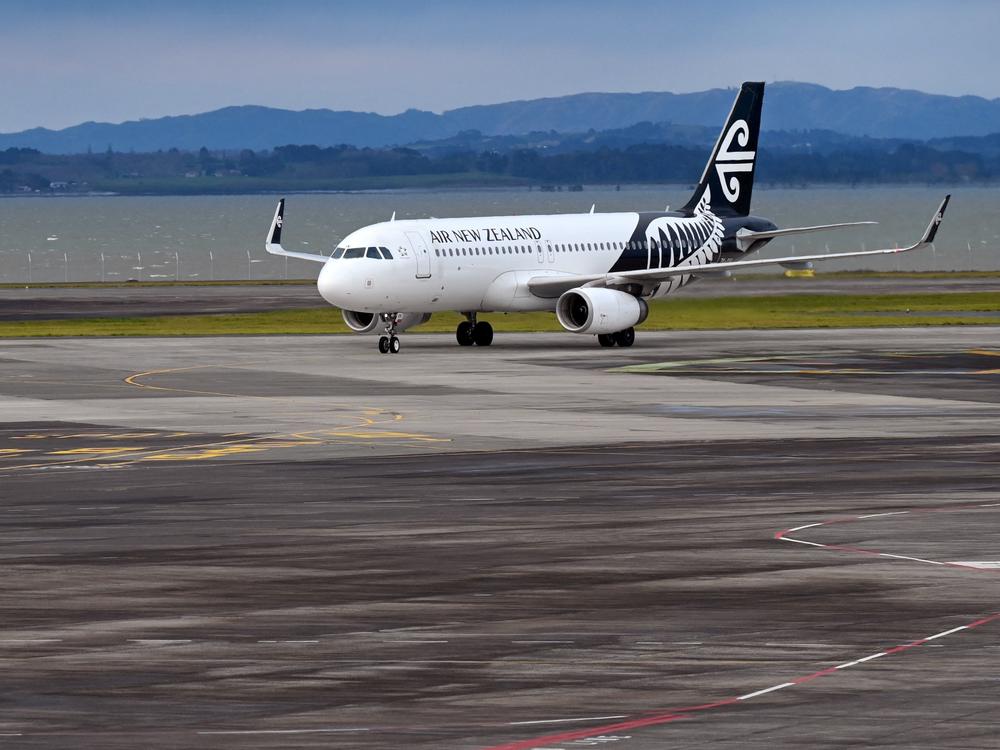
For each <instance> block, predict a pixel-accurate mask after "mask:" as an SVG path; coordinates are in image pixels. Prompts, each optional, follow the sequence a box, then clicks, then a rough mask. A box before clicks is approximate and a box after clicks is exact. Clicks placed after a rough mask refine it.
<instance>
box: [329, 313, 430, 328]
mask: <svg viewBox="0 0 1000 750" xmlns="http://www.w3.org/2000/svg"><path fill="white" fill-rule="evenodd" d="M340 312H341V315H343V316H344V322H345V323H346V324H347V327H348V328H350V329H351V330H352V331H354V332H355V333H382V332H383V331H384V330H385V324H384V323H383V322H382V316H381V315H378V314H376V313H367V312H354V311H353V310H341V311H340ZM430 319H431V314H430V313H400V314H399V315H397V316H396V333H399V332H400V331H405V330H406V329H407V328H413V326H419V325H422V324H424V323H426V322H427V321H428V320H430Z"/></svg>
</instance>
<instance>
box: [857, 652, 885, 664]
mask: <svg viewBox="0 0 1000 750" xmlns="http://www.w3.org/2000/svg"><path fill="white" fill-rule="evenodd" d="M880 656H885V651H879V652H878V653H877V654H872V655H871V656H866V657H864V658H863V659H858V660H857V661H856V662H855V664H864V663H865V662H866V661H871V660H872V659H878V658H879V657H880Z"/></svg>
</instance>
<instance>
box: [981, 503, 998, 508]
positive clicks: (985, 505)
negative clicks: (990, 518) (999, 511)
mask: <svg viewBox="0 0 1000 750" xmlns="http://www.w3.org/2000/svg"><path fill="white" fill-rule="evenodd" d="M979 507H980V508H1000V503H984V504H983V505H980V506H979Z"/></svg>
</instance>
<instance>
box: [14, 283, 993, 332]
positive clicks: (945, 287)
mask: <svg viewBox="0 0 1000 750" xmlns="http://www.w3.org/2000/svg"><path fill="white" fill-rule="evenodd" d="M998 290H1000V279H997V278H989V277H972V278H962V277H950V278H899V279H891V278H890V279H886V278H847V279H844V278H828V277H824V276H822V275H820V276H817V277H814V278H811V279H801V278H798V279H795V278H793V279H788V278H784V277H781V276H775V277H774V278H773V279H764V278H753V279H745V278H738V277H737V278H732V279H702V280H700V281H699V282H698V283H696V284H690V285H689V286H687V287H685V288H684V289H682V290H681V291H679V292H677V294H679V295H682V296H685V297H747V296H754V297H756V296H763V295H774V294H802V293H812V294H903V293H938V292H990V291H998ZM324 304H325V303H324V302H323V300H322V299H321V298H320V296H319V293H318V292H317V291H316V286H315V284H313V283H305V282H304V283H302V284H296V285H287V286H277V285H250V284H241V285H235V286H155V287H139V286H137V287H120V286H116V287H109V288H103V289H102V288H99V287H86V288H84V287H81V288H73V287H69V288H64V287H51V288H5V289H0V321H4V320H6V321H16V320H52V319H66V318H93V317H114V316H146V315H192V314H218V313H241V312H265V311H268V310H291V309H303V308H312V307H323V306H324Z"/></svg>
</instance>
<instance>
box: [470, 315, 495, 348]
mask: <svg viewBox="0 0 1000 750" xmlns="http://www.w3.org/2000/svg"><path fill="white" fill-rule="evenodd" d="M472 340H473V341H475V342H476V346H489V345H490V344H492V343H493V326H491V325H490V324H489V323H487V322H486V321H485V320H484V321H482V322H481V323H476V325H475V326H473V328H472Z"/></svg>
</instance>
